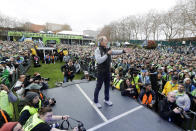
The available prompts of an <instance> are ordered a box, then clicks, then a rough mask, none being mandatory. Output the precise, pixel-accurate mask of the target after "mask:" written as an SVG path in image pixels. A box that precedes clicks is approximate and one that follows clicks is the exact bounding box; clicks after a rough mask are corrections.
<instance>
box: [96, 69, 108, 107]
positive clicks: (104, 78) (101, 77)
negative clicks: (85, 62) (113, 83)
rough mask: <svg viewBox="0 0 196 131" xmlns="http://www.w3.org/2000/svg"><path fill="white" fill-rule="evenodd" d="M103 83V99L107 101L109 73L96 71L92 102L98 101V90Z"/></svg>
mask: <svg viewBox="0 0 196 131" xmlns="http://www.w3.org/2000/svg"><path fill="white" fill-rule="evenodd" d="M103 83H104V86H105V90H104V94H105V100H106V101H108V100H109V88H110V73H105V72H101V73H98V76H97V83H96V88H95V91H94V102H95V103H98V102H99V101H98V96H99V91H100V90H101V87H102V85H103Z"/></svg>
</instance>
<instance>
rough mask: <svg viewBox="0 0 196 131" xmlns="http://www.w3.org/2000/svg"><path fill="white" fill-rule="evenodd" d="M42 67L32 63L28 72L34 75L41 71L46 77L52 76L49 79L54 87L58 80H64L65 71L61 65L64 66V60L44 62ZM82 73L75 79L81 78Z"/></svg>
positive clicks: (50, 85) (50, 84) (51, 86)
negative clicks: (63, 71)
mask: <svg viewBox="0 0 196 131" xmlns="http://www.w3.org/2000/svg"><path fill="white" fill-rule="evenodd" d="M40 64H41V65H42V66H41V67H36V68H34V66H33V65H32V66H31V67H30V69H29V70H28V71H27V73H26V74H28V75H31V76H33V74H34V73H35V72H39V73H40V74H41V76H42V77H44V78H50V81H48V84H49V87H50V88H53V87H55V83H56V82H62V81H63V73H62V72H61V66H63V65H64V64H65V63H64V62H62V63H61V62H56V63H55V64H42V63H41V62H40ZM81 77H82V73H80V74H76V75H75V78H74V79H81Z"/></svg>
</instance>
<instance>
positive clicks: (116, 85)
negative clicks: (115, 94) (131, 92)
mask: <svg viewBox="0 0 196 131" xmlns="http://www.w3.org/2000/svg"><path fill="white" fill-rule="evenodd" d="M122 82H123V80H122V79H120V80H117V79H116V78H114V81H113V87H115V88H116V89H118V90H120V84H121V83H122Z"/></svg>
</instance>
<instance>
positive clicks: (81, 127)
mask: <svg viewBox="0 0 196 131" xmlns="http://www.w3.org/2000/svg"><path fill="white" fill-rule="evenodd" d="M69 119H71V120H73V121H75V122H77V127H78V131H86V129H85V128H84V124H83V123H82V122H81V121H78V120H76V119H74V118H71V117H69ZM65 121H66V123H67V128H65V127H64V126H63V125H64V122H65ZM59 129H61V130H69V129H73V127H72V126H71V125H70V122H69V120H63V122H62V123H61V125H60V126H59Z"/></svg>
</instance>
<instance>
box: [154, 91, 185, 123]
mask: <svg viewBox="0 0 196 131" xmlns="http://www.w3.org/2000/svg"><path fill="white" fill-rule="evenodd" d="M158 107H159V115H160V116H161V117H162V118H163V119H165V120H167V121H168V122H173V123H176V124H177V125H180V124H181V123H182V122H183V119H182V117H181V115H180V114H181V112H182V109H181V108H179V107H178V106H177V105H176V93H175V92H169V93H168V95H167V98H165V99H163V100H161V101H160V102H159V106H158Z"/></svg>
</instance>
